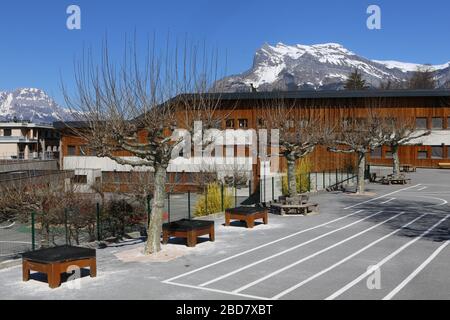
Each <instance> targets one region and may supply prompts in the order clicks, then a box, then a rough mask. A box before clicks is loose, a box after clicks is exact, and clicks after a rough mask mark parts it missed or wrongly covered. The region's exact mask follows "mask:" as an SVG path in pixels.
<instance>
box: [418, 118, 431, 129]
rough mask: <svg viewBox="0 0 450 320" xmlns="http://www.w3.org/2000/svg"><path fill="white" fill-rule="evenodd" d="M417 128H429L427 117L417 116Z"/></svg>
mask: <svg viewBox="0 0 450 320" xmlns="http://www.w3.org/2000/svg"><path fill="white" fill-rule="evenodd" d="M416 129H428V125H427V118H416Z"/></svg>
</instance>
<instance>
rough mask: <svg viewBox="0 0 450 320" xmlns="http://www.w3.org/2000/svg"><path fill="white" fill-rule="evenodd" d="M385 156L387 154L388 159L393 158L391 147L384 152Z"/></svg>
mask: <svg viewBox="0 0 450 320" xmlns="http://www.w3.org/2000/svg"><path fill="white" fill-rule="evenodd" d="M384 156H385V158H386V159H392V158H393V155H392V150H391V149H390V148H389V149H386V152H385V153H384Z"/></svg>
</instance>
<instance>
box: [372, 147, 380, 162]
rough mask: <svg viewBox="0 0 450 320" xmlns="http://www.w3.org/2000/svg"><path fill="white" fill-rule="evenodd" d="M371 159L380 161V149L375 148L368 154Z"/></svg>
mask: <svg viewBox="0 0 450 320" xmlns="http://www.w3.org/2000/svg"><path fill="white" fill-rule="evenodd" d="M370 157H371V158H372V159H381V147H378V148H375V149H373V150H372V151H371V152H370Z"/></svg>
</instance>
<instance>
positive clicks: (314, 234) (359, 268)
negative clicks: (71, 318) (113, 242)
mask: <svg viewBox="0 0 450 320" xmlns="http://www.w3.org/2000/svg"><path fill="white" fill-rule="evenodd" d="M411 178H412V184H410V185H407V186H381V185H369V186H368V189H369V190H368V191H369V192H371V193H372V194H374V195H373V196H371V197H367V196H356V195H350V194H342V193H328V194H323V195H320V196H315V197H313V200H314V201H317V202H318V203H319V204H320V211H321V213H320V214H319V215H314V216H309V217H280V216H274V215H271V216H270V218H269V219H270V220H269V225H267V226H266V225H258V226H256V227H255V228H254V229H253V230H247V229H245V228H243V227H242V226H238V225H235V226H233V227H224V226H223V225H222V224H223V218H220V219H217V221H216V242H214V243H211V242H208V241H205V242H202V243H200V244H199V245H198V246H197V247H196V248H186V247H184V246H180V245H178V244H176V243H172V244H170V245H169V247H166V249H167V252H174V248H176V252H177V255H178V258H176V259H173V260H170V257H168V260H170V261H168V262H154V261H133V260H130V261H128V262H124V260H123V258H122V260H119V257H122V256H123V255H124V252H125V253H126V252H131V251H132V249H136V248H141V247H142V244H133V245H128V246H123V247H120V248H108V249H105V250H98V277H97V278H95V279H91V278H90V277H83V278H82V279H81V280H80V287H79V288H77V287H76V286H70V285H69V284H68V283H64V284H63V285H62V286H61V288H59V289H56V290H50V289H49V288H48V286H47V284H46V283H45V282H43V281H45V279H42V278H41V277H36V276H35V279H36V280H34V281H30V282H28V283H23V282H21V268H20V267H13V268H10V269H6V270H1V271H0V283H1V284H2V286H1V287H0V298H2V299H450V271H449V268H448V266H449V264H450V245H449V241H450V235H449V234H450V233H449V232H450V207H449V204H448V202H449V201H450V182H448V181H450V171H438V170H419V172H418V173H415V174H411ZM135 251H137V250H135ZM71 287H75V288H71Z"/></svg>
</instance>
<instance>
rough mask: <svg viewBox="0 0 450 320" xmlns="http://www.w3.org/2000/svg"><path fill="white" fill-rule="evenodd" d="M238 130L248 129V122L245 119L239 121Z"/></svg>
mask: <svg viewBox="0 0 450 320" xmlns="http://www.w3.org/2000/svg"><path fill="white" fill-rule="evenodd" d="M239 128H240V129H246V128H248V120H247V119H239Z"/></svg>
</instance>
